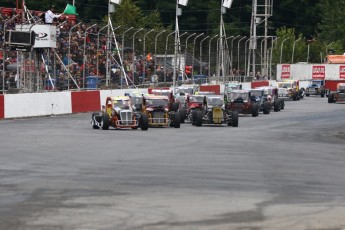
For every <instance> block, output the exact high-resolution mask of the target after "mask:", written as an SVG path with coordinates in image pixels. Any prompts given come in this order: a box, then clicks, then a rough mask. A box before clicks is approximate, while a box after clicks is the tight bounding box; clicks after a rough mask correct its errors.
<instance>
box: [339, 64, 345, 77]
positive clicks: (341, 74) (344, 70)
mask: <svg viewBox="0 0 345 230" xmlns="http://www.w3.org/2000/svg"><path fill="white" fill-rule="evenodd" d="M339 77H340V79H345V65H341V66H340V67H339Z"/></svg>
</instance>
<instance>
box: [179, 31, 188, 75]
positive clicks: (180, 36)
mask: <svg viewBox="0 0 345 230" xmlns="http://www.w3.org/2000/svg"><path fill="white" fill-rule="evenodd" d="M186 34H187V32H184V33H183V34H181V35H179V39H178V40H179V47H178V51H179V52H178V64H177V69H178V71H179V72H180V70H181V68H180V67H181V44H180V42H181V38H182V37H183V36H184V35H186ZM177 77H179V76H177ZM182 80H183V71H182Z"/></svg>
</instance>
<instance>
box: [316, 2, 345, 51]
mask: <svg viewBox="0 0 345 230" xmlns="http://www.w3.org/2000/svg"><path fill="white" fill-rule="evenodd" d="M318 9H319V12H320V17H321V18H322V19H321V21H320V23H319V24H318V28H319V30H320V34H319V36H318V37H319V38H320V39H321V40H323V41H324V42H326V43H331V42H337V41H339V42H340V44H341V45H342V47H345V30H344V28H345V21H344V11H345V1H343V0H333V1H330V0H321V1H320V3H319V4H318ZM337 52H343V48H341V49H340V50H337Z"/></svg>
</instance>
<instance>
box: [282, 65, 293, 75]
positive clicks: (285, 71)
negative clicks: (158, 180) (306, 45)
mask: <svg viewBox="0 0 345 230" xmlns="http://www.w3.org/2000/svg"><path fill="white" fill-rule="evenodd" d="M290 71H291V66H290V65H282V76H281V77H282V78H290Z"/></svg>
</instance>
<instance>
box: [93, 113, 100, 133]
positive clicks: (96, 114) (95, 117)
mask: <svg viewBox="0 0 345 230" xmlns="http://www.w3.org/2000/svg"><path fill="white" fill-rule="evenodd" d="M97 118H98V119H97ZM99 118H100V117H99V113H93V114H92V116H91V119H92V120H91V124H92V128H93V129H99V126H98V125H96V124H95V121H97V122H100V119H99Z"/></svg>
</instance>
